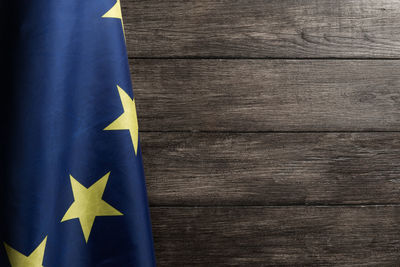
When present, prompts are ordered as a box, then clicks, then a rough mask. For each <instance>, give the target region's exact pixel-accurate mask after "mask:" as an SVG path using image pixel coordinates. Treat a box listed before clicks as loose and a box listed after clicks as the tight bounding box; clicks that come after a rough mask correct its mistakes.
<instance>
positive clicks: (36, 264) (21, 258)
mask: <svg viewBox="0 0 400 267" xmlns="http://www.w3.org/2000/svg"><path fill="white" fill-rule="evenodd" d="M46 243H47V236H46V237H45V239H44V240H43V241H42V243H41V244H40V245H39V246H38V247H37V248H36V249H35V250H34V251H33V252H32V253H31V255H29V256H25V255H23V254H22V253H20V252H18V251H16V250H15V249H13V248H12V247H10V246H9V245H7V244H6V243H4V246H5V248H6V251H7V255H8V259H9V260H10V264H11V267H26V266H29V267H43V265H42V264H43V258H44V251H45V249H46Z"/></svg>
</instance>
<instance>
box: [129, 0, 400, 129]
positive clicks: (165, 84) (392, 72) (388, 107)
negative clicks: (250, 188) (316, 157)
mask: <svg viewBox="0 0 400 267" xmlns="http://www.w3.org/2000/svg"><path fill="white" fill-rule="evenodd" d="M267 2H268V1H267ZM399 3H400V2H399ZM132 63H133V66H132V70H133V72H132V77H133V83H134V89H135V94H136V100H137V101H136V102H137V106H138V113H139V115H138V116H139V121H140V127H141V129H142V130H144V131H240V132H249V131H250V132H253V131H371V130H373V131H387V130H390V131H398V130H400V90H399V88H400V62H399V61H397V60H396V61H393V60H392V61H385V60H362V61H354V60H204V59H203V60H156V59H153V60H134V61H132Z"/></svg>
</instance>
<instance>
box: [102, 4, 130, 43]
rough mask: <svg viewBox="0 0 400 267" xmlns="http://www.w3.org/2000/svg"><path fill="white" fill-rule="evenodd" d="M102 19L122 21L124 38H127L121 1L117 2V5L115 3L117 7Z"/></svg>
mask: <svg viewBox="0 0 400 267" xmlns="http://www.w3.org/2000/svg"><path fill="white" fill-rule="evenodd" d="M102 18H111V19H120V20H121V25H122V30H123V31H124V38H125V28H124V19H123V18H122V11H121V2H120V0H117V3H115V5H114V6H113V7H112V8H111V9H110V10H109V11H107V13H106V14H104V15H103V16H102ZM125 39H126V38H125Z"/></svg>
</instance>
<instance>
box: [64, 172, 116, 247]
mask: <svg viewBox="0 0 400 267" xmlns="http://www.w3.org/2000/svg"><path fill="white" fill-rule="evenodd" d="M109 176H110V173H107V174H106V175H104V176H103V177H102V178H101V179H100V180H98V181H97V182H96V183H94V184H93V185H92V186H91V187H89V188H86V187H84V186H83V185H81V184H80V183H79V182H78V181H77V180H75V179H74V177H72V175H70V179H71V186H72V192H73V194H74V199H75V201H74V202H73V203H72V205H71V206H70V207H69V209H68V210H67V212H66V213H65V215H64V218H63V219H62V220H61V222H65V221H68V220H72V219H76V218H79V222H80V223H81V227H82V231H83V235H84V236H85V240H86V243H87V242H88V240H89V235H90V232H91V231H92V227H93V223H94V219H95V218H96V217H97V216H120V215H123V214H122V213H121V212H119V211H118V210H116V209H114V208H113V207H112V206H110V205H109V204H108V203H107V202H105V201H104V200H103V199H102V197H103V193H104V190H105V189H106V185H107V181H108V177H109Z"/></svg>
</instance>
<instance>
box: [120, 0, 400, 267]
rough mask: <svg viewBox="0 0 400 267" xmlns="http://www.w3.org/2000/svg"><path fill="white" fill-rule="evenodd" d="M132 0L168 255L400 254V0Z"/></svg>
mask: <svg viewBox="0 0 400 267" xmlns="http://www.w3.org/2000/svg"><path fill="white" fill-rule="evenodd" d="M122 4H123V13H124V16H125V26H126V34H127V44H128V50H129V57H130V62H131V65H132V75H133V82H134V90H135V96H136V100H137V106H138V116H139V123H140V127H141V142H142V149H143V157H144V164H145V170H146V174H147V184H148V192H149V199H150V205H151V215H152V222H153V231H154V239H155V247H156V255H157V260H158V265H159V266H174V267H175V266H332V265H337V266H400V61H399V59H400V1H398V0H379V1H377V0H179V1H178V0H124V1H123V3H122Z"/></svg>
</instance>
